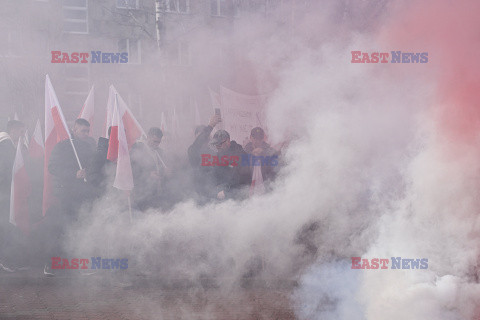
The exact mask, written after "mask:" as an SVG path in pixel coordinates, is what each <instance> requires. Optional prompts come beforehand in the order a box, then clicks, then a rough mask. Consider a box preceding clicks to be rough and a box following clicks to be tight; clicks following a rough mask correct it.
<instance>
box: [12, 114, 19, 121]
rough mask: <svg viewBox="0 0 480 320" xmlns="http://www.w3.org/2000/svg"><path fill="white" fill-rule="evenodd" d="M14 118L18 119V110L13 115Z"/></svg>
mask: <svg viewBox="0 0 480 320" xmlns="http://www.w3.org/2000/svg"><path fill="white" fill-rule="evenodd" d="M13 120H17V121H18V114H17V112H15V114H14V115H13Z"/></svg>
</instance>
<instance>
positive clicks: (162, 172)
mask: <svg viewBox="0 0 480 320" xmlns="http://www.w3.org/2000/svg"><path fill="white" fill-rule="evenodd" d="M162 137H163V132H162V130H161V129H160V128H157V127H152V128H150V129H149V130H148V133H147V140H146V141H138V142H136V143H135V144H134V145H133V146H132V149H131V151H130V161H131V164H132V175H133V184H134V186H135V187H134V189H133V199H134V204H135V206H136V207H137V208H138V209H139V210H141V211H145V210H147V209H149V208H158V207H159V206H160V205H161V202H162V197H161V195H162V188H164V182H165V178H166V175H167V173H168V169H167V165H166V163H165V154H164V152H163V150H162V149H160V148H159V145H160V142H162Z"/></svg>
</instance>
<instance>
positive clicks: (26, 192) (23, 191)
mask: <svg viewBox="0 0 480 320" xmlns="http://www.w3.org/2000/svg"><path fill="white" fill-rule="evenodd" d="M30 192H31V184H30V180H29V179H28V174H27V170H26V169H25V162H24V160H23V155H22V139H19V140H18V146H17V153H16V155H15V162H14V163H13V171H12V185H11V194H10V219H9V221H10V223H11V224H13V225H14V226H16V227H18V228H19V229H20V230H21V231H22V232H23V233H24V234H29V232H30V217H29V210H28V199H29V197H30Z"/></svg>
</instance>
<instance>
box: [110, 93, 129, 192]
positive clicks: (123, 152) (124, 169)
mask: <svg viewBox="0 0 480 320" xmlns="http://www.w3.org/2000/svg"><path fill="white" fill-rule="evenodd" d="M115 98H116V99H115V106H114V114H113V119H112V131H111V133H110V141H109V143H108V153H107V159H108V160H110V161H113V162H115V161H116V162H117V171H116V174H115V181H114V182H113V187H115V188H117V189H119V190H124V191H131V190H132V189H133V175H132V166H131V163H130V154H129V152H128V142H127V136H126V134H125V128H124V127H123V121H120V112H119V110H118V98H117V97H115Z"/></svg>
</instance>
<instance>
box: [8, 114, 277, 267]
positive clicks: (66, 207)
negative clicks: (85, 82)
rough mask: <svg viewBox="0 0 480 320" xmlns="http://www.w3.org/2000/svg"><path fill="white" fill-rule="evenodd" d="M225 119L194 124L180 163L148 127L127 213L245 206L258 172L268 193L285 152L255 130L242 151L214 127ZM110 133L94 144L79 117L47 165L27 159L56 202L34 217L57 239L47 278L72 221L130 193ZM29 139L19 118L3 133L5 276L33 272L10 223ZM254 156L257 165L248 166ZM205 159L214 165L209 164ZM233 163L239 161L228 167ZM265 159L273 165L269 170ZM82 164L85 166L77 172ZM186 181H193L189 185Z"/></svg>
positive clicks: (134, 151)
mask: <svg viewBox="0 0 480 320" xmlns="http://www.w3.org/2000/svg"><path fill="white" fill-rule="evenodd" d="M221 121H222V120H221V117H220V116H219V115H213V116H212V117H211V119H210V121H209V123H208V125H200V126H197V127H196V128H195V138H194V141H193V143H192V144H191V146H190V147H189V148H188V152H187V157H184V159H181V160H180V161H178V159H174V157H173V156H172V155H171V154H169V152H168V150H163V148H161V147H160V146H161V145H162V138H163V134H164V133H163V132H162V130H161V129H160V128H158V127H151V128H150V129H149V130H148V131H147V133H146V137H145V136H144V137H142V138H141V139H139V140H137V141H136V142H135V143H134V144H133V145H132V146H131V148H130V161H131V169H132V176H133V182H134V188H133V190H132V192H131V193H129V194H128V200H129V201H128V210H129V211H130V213H131V212H133V213H134V214H135V215H142V214H149V213H157V212H166V211H168V209H169V208H171V207H172V206H173V205H174V204H175V203H178V202H180V201H182V200H185V199H186V198H190V199H194V200H195V201H196V202H197V203H198V204H199V205H205V204H207V203H210V202H222V201H226V200H228V199H233V200H244V199H246V198H248V197H249V196H250V195H252V187H254V184H255V181H252V177H255V173H254V171H255V170H259V172H260V173H259V174H261V184H262V191H263V192H268V191H269V190H270V189H271V188H272V182H273V181H274V180H275V177H276V176H277V173H278V171H279V169H280V167H281V166H279V165H278V159H279V157H280V153H281V151H280V150H277V149H275V148H273V147H271V146H270V145H269V144H268V143H267V142H266V135H265V132H264V130H263V129H262V128H260V127H256V128H253V129H252V130H251V134H250V139H249V142H248V143H247V144H246V145H245V146H242V145H240V144H238V143H237V142H236V141H233V140H231V139H230V134H229V133H228V132H227V131H225V130H223V129H218V128H216V127H217V126H218V124H219V123H221ZM216 129H217V130H216ZM215 130H216V131H215ZM212 132H214V133H213V134H212ZM110 133H111V128H110V129H109V130H108V136H109V137H108V138H104V137H100V138H99V139H98V142H95V140H94V139H93V138H92V137H91V136H90V123H89V122H88V121H87V120H85V119H82V118H78V119H77V120H75V123H74V124H73V127H72V128H71V139H66V140H63V141H61V142H59V143H57V144H56V145H55V147H54V148H53V151H52V152H51V155H50V157H49V160H48V163H47V164H45V165H43V164H42V165H37V167H35V168H34V165H32V164H29V163H30V162H29V161H28V159H27V161H26V162H27V164H29V166H30V170H27V171H28V172H29V175H32V176H35V175H37V178H36V180H37V181H38V180H39V179H38V171H41V168H42V167H44V168H45V170H48V172H49V173H50V174H51V176H52V184H53V185H52V190H53V193H52V194H53V196H54V198H55V199H56V201H55V205H53V206H51V207H50V208H49V209H48V210H47V211H46V212H45V213H44V216H43V215H42V214H38V215H37V219H32V220H33V222H34V223H33V224H32V225H33V226H34V227H35V226H36V227H38V226H43V228H45V226H47V227H48V228H50V229H48V230H49V231H48V232H49V233H51V234H55V235H56V237H53V241H50V245H48V246H46V247H45V248H44V250H43V251H44V252H43V253H42V254H43V256H44V257H46V258H45V261H44V263H46V265H45V269H44V274H45V275H49V276H51V275H54V273H53V271H52V270H50V268H49V267H48V259H49V257H53V256H58V252H59V251H61V250H62V248H61V246H62V239H61V237H62V236H65V233H66V232H68V227H69V226H70V225H71V224H72V223H74V222H75V221H78V220H79V219H80V218H81V216H80V215H81V213H82V212H88V211H89V210H90V211H91V210H92V208H93V205H94V203H95V201H98V200H99V199H100V200H104V201H108V199H109V196H111V195H112V193H113V194H116V195H119V194H122V196H124V195H125V194H124V193H121V192H120V191H119V190H115V188H113V187H112V185H113V181H114V179H115V175H116V171H117V168H116V167H117V164H116V162H115V161H110V160H109V159H108V152H109V139H110ZM24 136H25V125H24V124H23V123H22V122H21V121H18V120H10V121H8V124H7V128H6V131H5V132H1V133H0V188H1V190H2V191H1V194H0V210H1V212H0V214H1V217H0V272H15V271H18V270H21V269H22V267H28V262H27V261H28V260H26V259H25V258H24V257H25V256H26V255H28V254H27V251H28V249H27V248H25V247H26V246H25V241H24V239H25V238H26V236H25V235H23V234H22V233H21V232H20V230H18V228H16V227H15V226H14V225H12V224H11V223H9V216H10V210H11V209H10V194H11V183H12V168H13V163H14V158H15V153H16V148H17V146H20V147H23V144H22V143H19V140H20V139H24ZM74 150H75V152H74ZM250 157H253V159H254V161H249V160H251V158H250ZM207 158H214V159H217V161H213V162H206V161H205V159H207ZM218 159H222V160H221V161H218ZM229 159H230V160H231V159H233V160H234V161H230V162H229V161H228V160H229ZM255 159H256V160H258V161H255ZM264 159H274V160H275V161H274V162H273V164H272V162H268V161H264ZM187 160H188V161H187ZM182 161H183V163H185V165H182ZM79 163H82V164H84V166H83V167H79ZM179 163H180V165H179ZM32 168H33V169H32ZM27 169H28V168H27ZM39 169H40V170H39ZM182 175H183V177H185V176H188V179H184V178H183V177H182ZM33 180H34V182H35V179H33ZM253 180H255V178H253ZM252 182H253V183H252ZM257 183H258V181H257ZM41 185H43V182H40V183H37V185H35V183H33V188H32V189H34V190H32V193H31V194H32V200H33V206H35V207H36V211H35V212H41V211H42V209H41V207H42V203H41V201H42V199H41V196H39V195H41V194H42V192H41ZM36 189H40V190H36ZM180 190H181V192H179V191H180ZM105 199H106V200H105ZM112 199H113V198H112ZM117 199H118V197H117ZM130 200H131V201H130ZM112 201H113V200H112ZM30 206H32V203H30ZM131 217H132V213H131V216H130V218H131ZM35 220H36V221H35ZM33 229H34V228H33ZM33 231H34V230H33Z"/></svg>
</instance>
